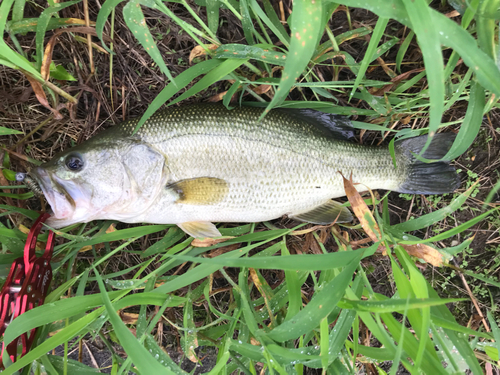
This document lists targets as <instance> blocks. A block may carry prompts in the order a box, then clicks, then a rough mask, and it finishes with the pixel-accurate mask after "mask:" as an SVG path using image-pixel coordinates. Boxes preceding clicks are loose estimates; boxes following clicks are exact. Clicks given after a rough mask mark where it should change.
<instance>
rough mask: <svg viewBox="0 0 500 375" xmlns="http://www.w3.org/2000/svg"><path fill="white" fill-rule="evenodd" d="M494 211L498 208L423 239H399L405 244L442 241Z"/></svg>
mask: <svg viewBox="0 0 500 375" xmlns="http://www.w3.org/2000/svg"><path fill="white" fill-rule="evenodd" d="M494 211H498V209H493V210H490V211H488V212H485V213H484V214H482V215H479V216H476V217H475V218H473V219H471V220H469V221H466V222H465V223H462V224H460V225H458V226H456V227H455V228H453V229H450V230H448V231H446V232H443V233H440V234H438V235H436V236H434V237H431V238H427V239H425V240H420V241H401V242H400V243H402V244H406V245H416V244H418V243H429V242H437V241H442V240H444V239H446V238H449V237H451V236H454V235H456V234H459V233H462V232H463V231H464V230H466V229H469V228H470V227H472V226H473V225H475V224H477V223H479V222H480V221H481V220H483V219H485V218H486V217H488V216H489V215H490V214H491V213H493V212H494Z"/></svg>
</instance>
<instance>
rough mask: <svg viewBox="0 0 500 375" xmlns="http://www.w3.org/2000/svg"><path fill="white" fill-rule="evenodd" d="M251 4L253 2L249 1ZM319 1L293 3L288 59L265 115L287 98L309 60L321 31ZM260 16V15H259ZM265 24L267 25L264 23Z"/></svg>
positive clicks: (308, 0)
mask: <svg viewBox="0 0 500 375" xmlns="http://www.w3.org/2000/svg"><path fill="white" fill-rule="evenodd" d="M251 1H252V3H253V2H255V0H251ZM322 11H323V8H322V6H321V0H316V1H310V0H307V1H295V2H294V3H293V17H292V24H291V26H290V28H291V34H292V38H291V41H290V47H289V51H288V54H287V55H288V59H287V61H286V63H285V68H284V69H283V73H282V75H281V82H280V85H279V87H278V89H277V90H276V93H275V95H274V97H273V99H272V100H271V103H269V105H268V106H267V108H266V111H265V112H266V113H267V112H269V110H271V109H272V108H274V107H276V106H277V105H279V104H280V103H281V102H283V101H284V99H285V98H286V97H287V96H288V92H289V91H290V89H291V88H292V86H293V85H294V84H295V80H296V79H297V78H299V77H300V75H301V74H302V73H303V71H304V70H305V69H306V67H307V64H309V61H310V60H311V58H312V56H313V53H314V51H315V50H316V46H317V44H318V40H319V38H320V36H321V35H320V33H321V32H322V31H323V24H322V22H321V21H322V17H323V16H322ZM259 16H260V15H259ZM266 24H267V23H266Z"/></svg>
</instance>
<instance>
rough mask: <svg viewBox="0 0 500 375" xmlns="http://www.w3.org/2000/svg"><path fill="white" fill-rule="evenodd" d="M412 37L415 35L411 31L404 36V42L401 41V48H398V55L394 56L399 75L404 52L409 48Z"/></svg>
mask: <svg viewBox="0 0 500 375" xmlns="http://www.w3.org/2000/svg"><path fill="white" fill-rule="evenodd" d="M414 36H415V33H414V32H413V31H410V32H409V33H408V35H407V36H406V38H405V40H404V41H403V43H401V47H399V50H398V54H397V55H396V69H397V71H398V72H400V73H401V63H402V62H403V59H404V57H405V55H406V51H408V47H409V46H410V43H411V41H412V40H413V37H414Z"/></svg>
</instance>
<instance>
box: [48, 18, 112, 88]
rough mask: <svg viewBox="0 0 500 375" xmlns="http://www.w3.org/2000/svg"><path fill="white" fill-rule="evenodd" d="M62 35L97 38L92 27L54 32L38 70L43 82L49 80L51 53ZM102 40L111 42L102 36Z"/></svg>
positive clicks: (71, 28)
mask: <svg viewBox="0 0 500 375" xmlns="http://www.w3.org/2000/svg"><path fill="white" fill-rule="evenodd" d="M62 33H82V34H87V35H94V36H97V33H96V31H95V28H93V27H86V26H77V27H70V28H67V29H58V30H56V31H55V32H54V35H52V36H51V37H50V39H49V41H48V43H47V45H46V47H45V52H44V54H43V60H42V68H41V70H40V73H41V74H42V77H43V79H44V80H48V79H49V75H50V63H51V62H52V52H53V51H54V46H55V45H56V42H57V38H58V37H59V35H61V34H62ZM103 39H104V40H105V41H107V42H109V41H111V38H109V37H108V36H104V38H103Z"/></svg>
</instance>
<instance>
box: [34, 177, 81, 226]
mask: <svg viewBox="0 0 500 375" xmlns="http://www.w3.org/2000/svg"><path fill="white" fill-rule="evenodd" d="M29 177H31V178H32V179H33V182H32V184H35V186H34V189H36V188H38V189H40V190H41V191H42V193H43V195H44V196H45V199H46V200H47V202H48V204H49V205H50V207H51V209H52V212H51V215H52V217H51V218H50V219H49V221H50V222H48V223H47V224H48V225H50V226H53V227H54V228H56V227H57V228H60V227H63V226H66V225H69V224H72V223H75V222H78V221H80V220H79V218H78V217H77V216H80V215H79V214H80V213H81V212H82V208H83V209H84V208H85V206H86V204H82V202H88V199H85V198H86V196H87V194H85V193H84V191H83V190H82V188H81V187H80V186H79V185H78V184H76V183H75V182H73V181H71V180H63V179H61V178H59V177H57V176H56V175H54V174H52V173H49V172H47V171H46V170H45V169H44V168H41V167H37V168H34V169H33V170H31V171H30V172H29ZM51 223H52V225H51Z"/></svg>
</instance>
